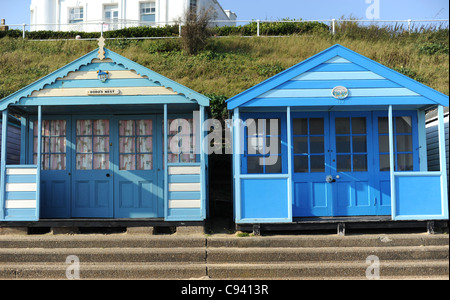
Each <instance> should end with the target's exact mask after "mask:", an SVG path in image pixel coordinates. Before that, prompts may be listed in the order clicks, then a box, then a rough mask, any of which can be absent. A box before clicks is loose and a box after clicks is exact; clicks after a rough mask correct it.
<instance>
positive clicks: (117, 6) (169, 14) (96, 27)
mask: <svg viewBox="0 0 450 300" xmlns="http://www.w3.org/2000/svg"><path fill="white" fill-rule="evenodd" d="M188 8H191V9H195V10H197V11H200V10H202V9H205V10H207V9H212V10H213V12H214V15H213V20H220V21H228V22H220V23H216V24H215V25H217V26H223V25H235V22H232V21H235V20H236V14H235V13H234V12H232V11H230V10H224V9H223V8H222V6H221V5H220V4H219V2H218V1H217V0H31V5H30V11H31V12H30V24H31V30H32V31H34V30H57V31H72V30H73V31H88V32H89V31H101V29H102V28H101V26H102V25H101V24H102V23H103V30H104V31H107V30H114V29H120V28H125V27H132V26H139V25H150V26H164V25H167V24H174V22H175V21H177V20H178V19H179V18H180V17H181V16H182V15H183V13H184V12H185V11H186V10H187V9H188ZM230 21H231V22H230Z"/></svg>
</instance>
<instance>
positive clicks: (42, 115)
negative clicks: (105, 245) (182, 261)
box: [0, 38, 209, 223]
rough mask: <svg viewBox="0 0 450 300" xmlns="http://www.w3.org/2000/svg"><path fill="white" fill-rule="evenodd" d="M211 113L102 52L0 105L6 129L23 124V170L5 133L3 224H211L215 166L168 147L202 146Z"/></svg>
mask: <svg viewBox="0 0 450 300" xmlns="http://www.w3.org/2000/svg"><path fill="white" fill-rule="evenodd" d="M101 39H102V38H101ZM208 106H209V99H208V98H207V97H205V96H203V95H201V94H199V93H197V92H194V91H192V90H190V89H188V88H186V87H184V86H182V85H180V84H178V83H176V82H174V81H172V80H170V79H168V78H166V77H164V76H162V75H160V74H157V73H156V72H153V71H151V70H149V69H147V68H145V67H143V66H141V65H139V64H137V63H135V62H133V61H131V60H129V59H127V58H125V57H122V56H120V55H118V54H117V53H114V52H113V51H111V50H108V49H106V48H103V46H102V43H100V48H99V49H96V50H94V51H92V52H90V53H88V54H86V55H84V56H82V57H80V58H79V59H77V60H75V61H73V62H72V63H70V64H68V65H66V66H64V67H62V68H61V69H59V70H57V71H55V72H53V73H51V74H49V75H47V76H45V77H44V78H42V79H40V80H38V81H36V82H34V83H32V84H30V85H29V86H27V87H25V88H23V89H21V90H19V91H17V92H16V93H14V94H12V95H10V96H8V97H6V98H4V99H2V100H0V111H2V116H3V117H2V122H3V125H5V124H6V122H7V120H8V115H14V116H18V117H20V118H21V151H20V164H16V165H8V164H7V161H6V159H5V157H6V155H7V151H6V149H7V147H6V145H7V144H8V140H7V134H5V133H6V128H7V126H3V127H2V130H3V134H2V135H1V136H2V143H1V147H2V148H1V149H2V151H1V155H2V158H1V175H0V178H1V183H0V221H3V222H4V223H5V222H8V221H11V222H13V221H42V220H44V219H52V220H55V219H121V220H122V219H125V220H128V219H141V220H144V219H145V220H159V221H161V222H168V221H183V222H184V221H203V220H205V218H206V217H207V199H206V198H207V185H206V180H207V174H206V166H207V157H206V155H204V154H201V153H199V152H195V153H194V152H193V151H191V152H188V153H187V152H186V151H183V153H179V152H176V151H175V152H174V151H172V150H173V148H172V147H170V146H169V145H170V142H171V140H172V139H173V138H175V137H177V139H180V135H183V138H184V140H188V141H189V142H190V144H191V145H193V144H198V143H201V142H202V141H203V136H202V135H200V134H198V133H199V132H200V129H202V128H200V127H196V126H200V125H199V124H203V122H201V121H202V120H204V119H205V114H206V108H207V107H208ZM194 119H196V122H194V121H193V120H194ZM182 120H184V121H182ZM170 121H173V122H170ZM174 122H175V123H176V122H184V124H186V123H187V124H188V125H190V126H191V129H192V130H188V129H186V128H185V127H184V128H183V129H182V132H181V127H178V126H177V125H176V124H175V126H173V124H172V125H171V123H174ZM164 124H166V125H165V126H164ZM197 124H198V125H197ZM169 125H170V131H169V130H165V129H164V128H169ZM179 129H180V130H179ZM197 139H198V141H196V140H197ZM177 141H178V140H177ZM191 148H193V147H191Z"/></svg>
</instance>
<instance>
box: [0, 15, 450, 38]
mask: <svg viewBox="0 0 450 300" xmlns="http://www.w3.org/2000/svg"><path fill="white" fill-rule="evenodd" d="M307 22H319V23H324V24H326V25H328V26H329V27H330V32H331V33H332V34H335V33H336V31H337V27H338V26H339V25H340V24H343V23H345V22H350V23H358V24H359V25H363V26H368V25H374V24H376V25H378V26H389V25H390V26H392V25H394V26H398V25H401V28H402V29H403V30H404V31H408V32H409V33H412V32H413V31H415V30H420V29H423V28H430V27H431V28H433V27H441V28H442V27H443V28H448V27H449V19H434V20H412V19H408V20H378V19H374V20H356V19H348V20H347V19H326V20H276V21H274V20H213V21H211V24H212V25H213V26H226V25H228V26H238V25H246V24H249V23H256V24H257V33H256V36H262V34H261V24H262V23H307ZM166 25H178V33H179V35H180V36H181V28H182V26H183V25H182V24H180V23H178V22H164V23H158V22H141V21H133V20H116V21H114V22H106V21H101V20H100V21H91V22H79V23H73V24H6V25H1V26H0V27H2V26H6V27H8V28H9V29H19V30H21V31H22V37H23V38H24V39H25V37H26V32H27V30H29V31H38V30H51V31H80V32H101V33H102V34H103V32H106V31H110V30H117V29H124V28H130V27H138V26H151V27H163V26H166ZM406 28H407V29H406ZM152 38H157V37H152ZM160 38H165V37H160ZM131 39H133V38H131Z"/></svg>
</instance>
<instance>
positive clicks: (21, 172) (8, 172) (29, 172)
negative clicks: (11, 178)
mask: <svg viewBox="0 0 450 300" xmlns="http://www.w3.org/2000/svg"><path fill="white" fill-rule="evenodd" d="M36 174H37V169H36V168H33V169H31V168H30V169H28V168H17V169H10V168H8V169H6V175H36Z"/></svg>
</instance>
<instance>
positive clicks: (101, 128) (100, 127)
mask: <svg viewBox="0 0 450 300" xmlns="http://www.w3.org/2000/svg"><path fill="white" fill-rule="evenodd" d="M94 135H109V120H95V121H94Z"/></svg>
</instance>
